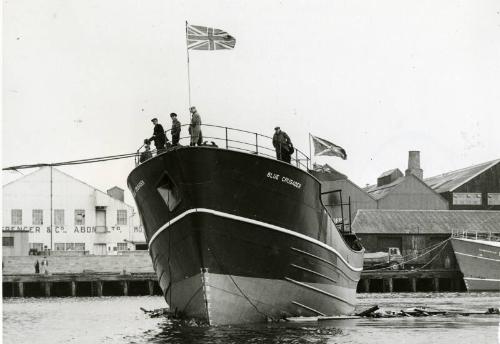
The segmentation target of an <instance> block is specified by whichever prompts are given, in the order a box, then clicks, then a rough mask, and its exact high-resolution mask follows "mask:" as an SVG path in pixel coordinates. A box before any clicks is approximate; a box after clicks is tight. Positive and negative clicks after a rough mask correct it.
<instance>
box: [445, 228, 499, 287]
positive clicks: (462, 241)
mask: <svg viewBox="0 0 500 344" xmlns="http://www.w3.org/2000/svg"><path fill="white" fill-rule="evenodd" d="M451 243H452V246H453V250H454V251H455V257H456V259H457V261H458V265H459V267H460V271H461V272H462V274H463V275H464V281H465V285H466V287H467V290H468V291H500V237H499V236H498V235H495V234H492V233H477V232H474V233H466V232H463V233H454V234H453V235H452V238H451Z"/></svg>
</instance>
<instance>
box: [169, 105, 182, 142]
mask: <svg viewBox="0 0 500 344" xmlns="http://www.w3.org/2000/svg"><path fill="white" fill-rule="evenodd" d="M170 118H172V130H171V131H170V133H171V135H172V146H177V145H178V144H179V138H180V137H181V122H179V121H178V120H177V114H176V113H174V112H172V113H171V114H170Z"/></svg>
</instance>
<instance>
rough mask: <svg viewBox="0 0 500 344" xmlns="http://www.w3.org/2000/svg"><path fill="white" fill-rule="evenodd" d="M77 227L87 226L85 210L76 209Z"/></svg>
mask: <svg viewBox="0 0 500 344" xmlns="http://www.w3.org/2000/svg"><path fill="white" fill-rule="evenodd" d="M75 226H85V210H84V209H75Z"/></svg>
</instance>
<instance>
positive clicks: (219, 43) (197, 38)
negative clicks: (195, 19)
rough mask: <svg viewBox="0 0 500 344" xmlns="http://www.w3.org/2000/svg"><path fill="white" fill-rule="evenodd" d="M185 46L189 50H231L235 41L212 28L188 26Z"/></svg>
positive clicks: (225, 33)
mask: <svg viewBox="0 0 500 344" xmlns="http://www.w3.org/2000/svg"><path fill="white" fill-rule="evenodd" d="M186 39H187V45H188V49H191V50H222V49H233V48H234V45H235V44H236V39H235V38H234V37H233V36H231V35H229V34H228V33H227V32H226V31H222V30H219V29H214V28H212V27H205V26H198V25H188V26H187V37H186Z"/></svg>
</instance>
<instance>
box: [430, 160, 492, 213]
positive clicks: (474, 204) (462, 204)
mask: <svg viewBox="0 0 500 344" xmlns="http://www.w3.org/2000/svg"><path fill="white" fill-rule="evenodd" d="M425 183H426V184H427V185H429V187H431V188H432V189H433V190H434V191H436V192H437V193H439V194H440V195H441V196H443V198H445V199H446V201H447V202H448V204H449V208H450V209H454V210H464V209H471V210H481V209H482V210H500V159H497V160H493V161H488V162H485V163H482V164H478V165H474V166H469V167H466V168H463V169H460V170H456V171H451V172H447V173H444V174H441V175H438V176H435V177H431V178H426V179H425Z"/></svg>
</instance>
